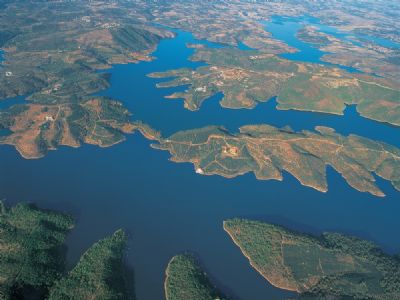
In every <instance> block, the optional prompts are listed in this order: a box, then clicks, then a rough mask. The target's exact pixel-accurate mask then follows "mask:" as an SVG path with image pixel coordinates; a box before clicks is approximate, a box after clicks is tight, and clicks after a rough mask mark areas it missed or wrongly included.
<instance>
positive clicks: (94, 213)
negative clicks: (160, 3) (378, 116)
mask: <svg viewBox="0 0 400 300" xmlns="http://www.w3.org/2000/svg"><path fill="white" fill-rule="evenodd" d="M187 42H194V40H193V37H192V35H191V34H189V33H185V32H181V31H178V36H177V38H175V39H171V40H164V41H162V42H161V44H160V46H159V47H158V50H157V51H156V52H155V53H154V56H156V57H158V59H157V60H155V61H153V62H150V63H140V64H129V65H117V66H115V67H114V68H113V69H112V70H111V73H112V78H111V83H112V86H111V88H110V89H108V90H107V91H104V92H103V93H102V94H104V95H109V96H112V97H114V98H116V99H119V100H120V101H122V102H123V103H124V104H125V105H126V106H127V107H128V108H129V109H130V110H131V111H132V112H133V118H134V119H138V120H142V121H144V122H146V123H148V124H150V125H151V126H153V127H154V128H156V129H158V130H160V131H161V132H162V134H163V135H164V136H167V135H169V134H172V133H174V132H176V131H178V130H182V129H190V128H197V127H201V126H205V125H210V124H214V125H223V126H225V127H227V128H229V129H230V130H233V131H237V129H238V127H239V126H241V125H245V124H255V123H267V124H271V125H275V126H285V125H290V126H291V127H292V128H293V129H295V130H302V129H312V128H313V127H314V126H316V125H325V126H330V127H333V128H335V129H336V130H337V131H338V132H340V133H343V134H350V133H356V134H359V135H363V136H366V137H370V138H372V139H378V140H382V141H385V142H388V143H390V144H395V145H397V146H400V141H399V130H400V129H399V128H396V127H392V126H389V125H386V124H382V123H378V122H374V121H370V120H367V119H365V118H361V117H359V116H358V114H357V112H356V110H355V108H354V107H353V106H352V107H348V108H347V110H346V113H345V115H344V116H334V115H327V114H317V113H306V112H296V111H278V110H276V109H275V105H276V102H275V101H274V100H273V99H272V100H271V101H269V102H267V103H263V104H260V105H258V106H257V108H255V109H253V110H229V109H223V108H221V107H220V106H219V104H218V101H219V99H220V97H221V95H218V96H215V97H213V98H212V99H209V100H207V101H206V102H205V103H204V105H203V106H202V108H201V109H200V111H198V112H190V111H187V110H185V109H184V108H183V103H182V101H180V100H168V99H163V96H165V95H168V94H170V93H172V92H174V91H177V90H179V89H182V88H171V89H156V88H155V84H156V83H157V82H159V81H160V80H157V79H152V78H148V77H146V76H145V75H146V74H148V73H150V72H155V71H165V70H168V69H173V68H178V67H196V66H199V65H201V64H200V63H194V62H189V61H187V58H188V57H189V56H190V55H191V54H192V53H193V49H187V48H186V47H185V43H187ZM7 101H8V100H7ZM0 103H2V102H0ZM149 144H150V143H149V141H147V140H146V139H144V138H143V137H142V136H141V135H139V134H134V135H130V136H128V138H127V140H126V141H125V142H124V143H121V144H118V145H115V146H113V147H111V148H106V149H101V148H98V147H95V146H90V145H84V146H83V147H81V148H79V149H71V148H67V147H62V148H61V149H59V150H57V151H53V152H51V153H49V154H48V155H47V156H46V157H45V158H43V159H39V160H25V159H23V158H21V157H20V156H19V155H18V154H17V152H16V151H15V150H14V149H13V148H12V147H8V146H3V147H0V170H1V172H0V199H1V198H5V199H7V201H8V203H10V204H12V203H16V202H19V201H32V202H35V203H37V204H38V205H39V206H40V207H43V208H49V209H58V210H62V211H65V212H69V213H71V214H73V215H74V216H75V217H76V219H77V221H76V227H75V229H74V230H73V231H72V232H71V234H70V235H69V237H68V240H67V244H68V248H69V251H68V261H69V264H70V266H72V265H73V264H75V263H76V261H77V260H78V259H79V256H80V255H81V254H82V252H83V251H85V250H86V249H87V248H88V247H89V246H90V245H91V244H93V243H94V242H95V241H97V240H98V239H100V238H103V237H105V236H106V235H108V234H111V233H112V232H113V231H115V230H116V229H118V228H124V229H125V230H127V231H128V233H129V235H130V242H129V247H128V257H127V260H128V263H129V264H130V265H131V266H132V267H133V268H134V271H135V286H136V292H137V298H138V299H140V300H144V299H162V297H163V280H164V271H165V267H166V265H167V263H168V261H169V259H170V258H171V257H172V256H173V255H176V254H178V253H181V252H184V251H190V252H194V253H195V254H197V255H198V257H199V258H200V260H201V263H202V264H203V266H204V268H205V269H206V270H207V272H208V273H209V274H210V276H211V277H212V279H213V280H214V282H215V283H217V285H219V286H220V287H221V288H222V290H223V291H224V292H226V293H227V294H228V295H231V296H232V297H233V298H234V299H243V300H244V299H245V300H248V299H249V300H252V299H254V300H259V299H285V298H286V297H288V296H289V295H292V294H291V293H287V292H284V291H281V290H279V289H276V288H274V287H272V286H271V285H269V284H268V282H267V281H265V280H264V279H263V278H262V277H261V276H260V275H259V274H258V273H257V272H256V271H254V270H253V269H252V268H251V267H250V265H249V263H248V261H247V259H246V258H245V257H244V256H243V255H242V254H241V253H240V251H239V250H238V248H237V247H236V246H235V245H234V244H233V243H232V242H231V240H230V238H229V237H228V236H227V234H225V232H224V231H223V229H222V221H223V220H225V219H227V218H232V217H246V218H250V219H259V220H265V221H270V222H274V223H277V224H281V225H285V226H288V227H290V228H292V229H296V230H301V231H306V232H309V233H316V234H318V233H320V232H322V231H326V230H332V231H339V232H344V233H350V234H354V235H356V236H359V237H362V238H366V239H369V240H372V241H375V242H376V243H378V244H379V245H380V246H381V247H383V248H384V249H385V250H386V251H388V252H389V253H397V252H399V251H400V236H399V235H398V234H397V229H398V228H399V227H400V218H398V215H399V211H400V193H399V192H397V191H395V190H394V189H393V187H392V186H391V185H390V184H389V183H388V182H386V181H383V180H380V179H378V184H379V186H380V187H381V188H382V189H383V191H384V192H385V193H386V194H387V197H385V198H377V197H374V196H371V195H369V194H366V193H360V192H358V191H356V190H354V189H352V188H350V187H349V186H348V185H347V183H345V181H344V180H343V179H342V178H341V177H340V175H339V174H337V173H335V172H334V171H333V170H332V169H328V181H329V192H327V193H320V192H318V191H316V190H314V189H311V188H307V187H303V186H301V185H300V184H299V182H298V181H297V180H296V179H295V178H294V177H292V176H291V175H289V174H285V176H284V181H283V182H278V181H258V180H256V179H255V177H254V176H253V175H251V174H248V175H245V176H241V177H237V178H235V179H225V178H222V177H219V176H201V175H198V174H195V172H194V170H193V166H192V165H191V164H176V163H173V162H170V161H169V160H168V158H169V154H168V153H166V152H162V151H159V150H154V149H152V148H150V146H149Z"/></svg>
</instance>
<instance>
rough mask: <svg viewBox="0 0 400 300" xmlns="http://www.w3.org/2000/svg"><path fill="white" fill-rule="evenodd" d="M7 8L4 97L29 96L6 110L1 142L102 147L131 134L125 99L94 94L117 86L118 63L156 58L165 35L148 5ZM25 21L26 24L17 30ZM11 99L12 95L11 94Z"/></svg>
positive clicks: (0, 122) (38, 152) (27, 151)
mask: <svg viewBox="0 0 400 300" xmlns="http://www.w3.org/2000/svg"><path fill="white" fill-rule="evenodd" d="M4 6H5V7H4V8H3V9H2V10H1V12H0V28H1V29H0V44H1V47H2V49H3V50H4V60H5V61H4V62H2V64H0V100H3V99H6V98H10V97H15V96H26V95H29V96H27V100H28V101H27V102H26V103H25V104H20V105H19V108H18V109H15V108H14V107H11V108H9V109H5V110H3V111H1V112H0V129H7V130H8V131H7V133H8V134H7V135H5V136H4V135H3V136H2V137H1V139H0V143H1V144H10V145H14V146H15V147H16V149H17V150H18V151H19V152H20V153H21V155H22V156H24V157H25V158H38V157H42V156H44V155H45V154H46V153H47V152H48V150H53V149H56V148H58V146H60V145H66V146H72V147H78V146H80V144H81V143H90V144H95V145H99V146H102V147H105V146H110V145H113V144H115V143H118V142H121V141H123V140H124V136H125V134H126V133H130V132H132V128H133V127H134V126H133V125H132V124H131V123H130V121H129V120H130V118H128V116H130V113H129V112H128V111H127V110H126V108H124V107H122V105H121V103H119V102H117V101H115V100H113V99H109V98H106V97H94V96H93V93H97V92H99V91H101V90H104V89H106V88H108V87H109V74H108V73H105V72H98V71H99V70H101V69H107V68H110V67H111V66H112V64H116V63H119V64H122V63H132V62H139V61H149V60H151V59H152V58H151V57H150V56H149V55H150V54H151V52H153V51H154V49H155V47H156V46H157V44H158V42H159V41H160V40H161V39H162V38H166V37H172V36H173V34H172V33H171V32H169V31H167V30H164V29H162V28H160V27H155V26H152V25H149V22H148V21H147V20H146V18H145V17H144V15H145V14H146V8H145V7H144V6H137V7H136V8H135V9H130V10H129V11H127V7H125V6H129V4H128V3H119V4H118V5H116V3H108V2H104V3H100V2H96V3H94V2H64V1H61V2H52V1H50V2H43V1H28V2H27V1H16V2H11V1H10V2H7V3H5V4H4ZM15 28H17V29H18V30H15ZM4 101H7V100H4Z"/></svg>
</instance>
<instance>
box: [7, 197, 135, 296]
mask: <svg viewBox="0 0 400 300" xmlns="http://www.w3.org/2000/svg"><path fill="white" fill-rule="evenodd" d="M73 225H74V221H73V219H72V217H71V216H69V215H66V214H62V213H58V212H54V211H49V210H43V209H39V208H37V207H36V206H34V205H33V204H26V203H18V204H16V205H15V206H13V207H11V208H9V207H7V206H6V205H5V204H4V203H3V202H1V201H0V270H1V275H0V299H5V300H8V299H20V298H21V299H23V298H24V297H25V296H29V297H32V296H34V297H35V299H54V300H55V299H121V300H122V299H133V298H134V292H133V283H132V282H130V281H131V280H130V279H131V278H132V275H131V274H130V273H131V271H130V270H129V269H128V268H127V266H126V265H125V263H124V253H125V245H126V234H125V233H124V231H123V230H117V231H116V232H115V233H114V234H112V235H111V236H109V237H106V238H105V239H103V240H100V241H99V242H97V243H95V244H94V245H93V246H91V247H90V248H89V249H88V250H87V251H86V252H85V253H84V254H83V255H82V257H81V258H80V260H79V262H78V264H77V265H76V266H75V267H74V268H73V269H72V270H71V271H70V272H69V273H68V274H64V273H65V244H64V241H65V238H66V236H67V234H68V233H69V231H70V230H71V229H72V228H73ZM128 279H129V282H128Z"/></svg>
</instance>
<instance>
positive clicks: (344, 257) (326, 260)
mask: <svg viewBox="0 0 400 300" xmlns="http://www.w3.org/2000/svg"><path fill="white" fill-rule="evenodd" d="M224 229H225V231H226V232H227V233H228V234H229V235H230V236H231V238H232V239H233V241H234V242H235V243H236V244H237V245H238V246H239V247H240V249H241V251H242V252H243V254H245V255H246V257H248V259H249V260H250V262H251V265H252V266H253V267H254V268H255V269H256V270H257V271H258V272H259V273H260V274H262V275H263V276H264V277H265V278H266V279H267V280H268V281H269V282H271V283H272V284H273V285H275V286H277V287H280V288H282V289H286V290H291V291H296V292H299V293H300V294H301V295H302V297H303V296H304V297H305V298H310V297H311V298H314V299H315V298H317V299H327V298H329V299H331V298H332V299H400V261H399V259H398V257H396V256H391V255H388V254H386V253H384V252H383V251H382V250H381V249H379V248H378V247H377V246H376V245H374V244H373V243H371V242H369V241H366V240H362V239H359V238H356V237H351V236H346V235H342V234H339V233H324V234H322V235H321V236H320V237H314V236H310V235H306V234H303V233H299V232H294V231H291V230H288V229H286V228H283V227H281V226H277V225H273V224H268V223H264V222H259V221H251V220H243V219H231V220H227V221H225V222H224Z"/></svg>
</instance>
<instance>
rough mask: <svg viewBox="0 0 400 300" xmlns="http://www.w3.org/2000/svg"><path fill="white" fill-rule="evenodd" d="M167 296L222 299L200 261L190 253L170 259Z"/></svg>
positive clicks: (172, 298) (177, 299)
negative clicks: (201, 266)
mask: <svg viewBox="0 0 400 300" xmlns="http://www.w3.org/2000/svg"><path fill="white" fill-rule="evenodd" d="M165 297H166V298H167V300H187V299H196V300H213V299H222V296H221V293H220V292H219V291H218V290H217V289H216V287H215V286H214V285H212V283H211V282H210V280H209V278H208V276H207V275H206V273H205V272H204V271H203V270H202V269H201V268H200V266H199V263H198V261H197V260H196V259H195V258H194V257H193V256H192V255H189V254H181V255H176V256H174V257H173V258H172V259H171V260H170V262H169V264H168V267H167V271H166V279H165Z"/></svg>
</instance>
